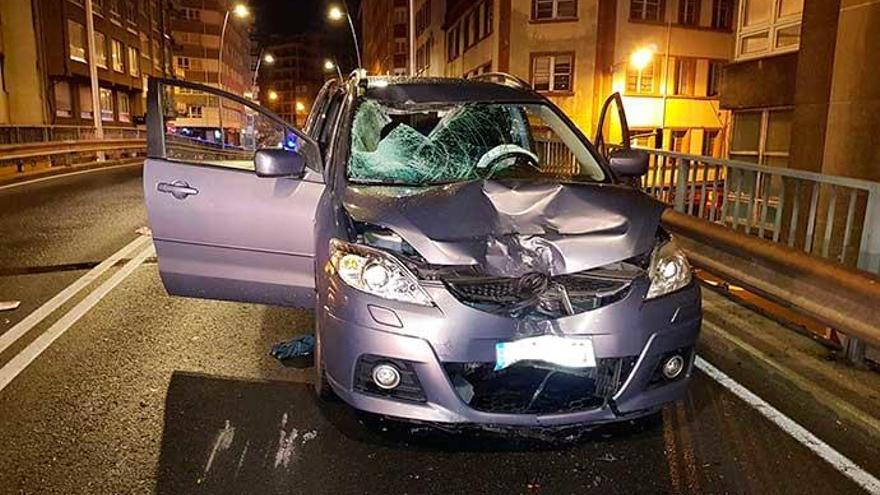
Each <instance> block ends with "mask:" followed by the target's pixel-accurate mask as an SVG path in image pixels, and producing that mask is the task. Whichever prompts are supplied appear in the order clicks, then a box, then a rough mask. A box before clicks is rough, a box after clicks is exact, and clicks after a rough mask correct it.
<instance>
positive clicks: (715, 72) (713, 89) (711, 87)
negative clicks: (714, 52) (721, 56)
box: [706, 60, 724, 96]
mask: <svg viewBox="0 0 880 495" xmlns="http://www.w3.org/2000/svg"><path fill="white" fill-rule="evenodd" d="M722 67H724V62H719V61H717V60H710V61H709V74H708V75H707V76H706V96H718V90H719V88H720V86H721V70H722Z"/></svg>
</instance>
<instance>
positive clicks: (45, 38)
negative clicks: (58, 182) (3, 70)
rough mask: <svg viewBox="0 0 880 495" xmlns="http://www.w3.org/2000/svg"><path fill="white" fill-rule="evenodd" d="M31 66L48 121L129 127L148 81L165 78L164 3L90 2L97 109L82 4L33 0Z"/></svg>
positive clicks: (139, 114) (140, 109) (141, 109)
mask: <svg viewBox="0 0 880 495" xmlns="http://www.w3.org/2000/svg"><path fill="white" fill-rule="evenodd" d="M32 5H33V6H34V8H35V12H34V14H35V18H36V19H37V29H36V31H37V39H38V48H37V50H38V53H37V55H38V59H39V60H41V61H42V69H43V70H44V71H45V79H46V92H45V94H46V97H47V98H46V100H47V107H48V112H47V113H48V115H47V122H48V123H51V124H72V125H85V126H89V125H92V124H93V112H95V111H97V112H100V118H101V120H102V122H103V123H104V125H105V126H134V125H136V124H137V123H138V122H139V121H140V120H141V119H142V118H143V115H144V113H145V112H146V83H147V78H148V77H150V76H163V75H166V74H168V73H169V72H170V67H171V66H170V60H171V58H170V43H169V42H168V36H167V34H168V15H167V13H168V10H169V9H168V3H167V2H165V1H163V0H149V1H146V0H92V6H93V20H94V31H95V34H94V41H95V46H94V53H95V61H94V62H95V65H96V66H97V74H98V84H99V90H98V91H99V95H98V101H99V103H100V108H98V109H94V108H93V106H94V105H93V103H92V101H93V100H92V94H91V84H90V77H89V53H90V51H91V50H90V48H89V39H90V38H89V36H88V29H87V22H86V10H85V0H34V2H33V4H32Z"/></svg>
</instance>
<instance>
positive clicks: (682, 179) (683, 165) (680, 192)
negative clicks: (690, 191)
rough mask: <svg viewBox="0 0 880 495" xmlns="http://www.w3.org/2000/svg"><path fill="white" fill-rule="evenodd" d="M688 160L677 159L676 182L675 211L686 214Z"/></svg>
mask: <svg viewBox="0 0 880 495" xmlns="http://www.w3.org/2000/svg"><path fill="white" fill-rule="evenodd" d="M688 163H689V162H688V160H685V159H683V158H677V159H676V160H675V164H676V166H677V168H678V177H677V178H676V181H675V211H677V212H679V213H684V202H685V195H686V194H687V180H688Z"/></svg>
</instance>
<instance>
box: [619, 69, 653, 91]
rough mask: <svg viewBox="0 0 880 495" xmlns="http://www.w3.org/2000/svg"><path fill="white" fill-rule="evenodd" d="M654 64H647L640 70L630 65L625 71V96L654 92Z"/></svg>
mask: <svg viewBox="0 0 880 495" xmlns="http://www.w3.org/2000/svg"><path fill="white" fill-rule="evenodd" d="M654 71H655V67H654V63H653V62H648V64H647V65H645V67H644V68H643V69H641V70H639V69H637V68H636V67H633V66H632V65H631V64H630V65H628V66H627V69H626V92H627V94H654V93H655V92H656V88H655V81H656V79H657V78H656V77H654Z"/></svg>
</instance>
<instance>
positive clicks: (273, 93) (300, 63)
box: [260, 34, 336, 125]
mask: <svg viewBox="0 0 880 495" xmlns="http://www.w3.org/2000/svg"><path fill="white" fill-rule="evenodd" d="M326 45H327V43H326V40H325V39H324V37H323V36H321V35H316V34H307V35H299V36H294V37H291V38H288V39H286V40H284V41H276V42H270V43H268V44H266V46H265V47H264V48H263V50H262V51H263V56H264V57H265V56H267V55H269V56H271V59H270V60H272V63H271V64H269V63H266V62H263V64H261V68H260V101H261V103H262V104H263V105H266V106H268V107H269V108H270V109H272V110H274V111H275V112H276V113H277V114H278V115H280V116H281V117H282V118H284V119H285V120H287V121H288V122H291V123H293V124H294V125H302V124H303V123H304V122H305V118H306V117H307V116H308V114H309V112H310V111H311V109H312V103H313V102H314V100H315V97H316V96H317V94H318V91H320V89H321V86H323V84H324V80H325V76H326V75H332V76H334V77H335V76H336V70H335V69H333V71H332V73H328V72H327V71H326V70H325V69H324V62H325V57H324V56H323V55H324V54H325V52H326Z"/></svg>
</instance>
